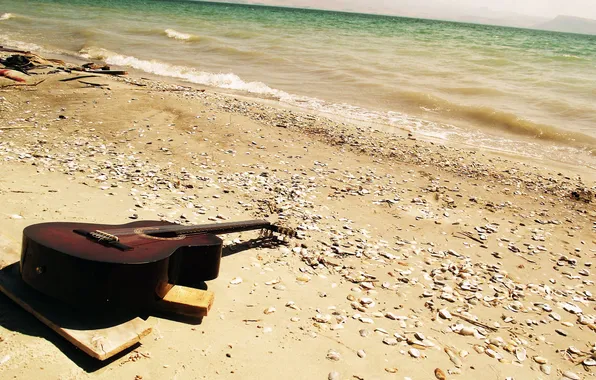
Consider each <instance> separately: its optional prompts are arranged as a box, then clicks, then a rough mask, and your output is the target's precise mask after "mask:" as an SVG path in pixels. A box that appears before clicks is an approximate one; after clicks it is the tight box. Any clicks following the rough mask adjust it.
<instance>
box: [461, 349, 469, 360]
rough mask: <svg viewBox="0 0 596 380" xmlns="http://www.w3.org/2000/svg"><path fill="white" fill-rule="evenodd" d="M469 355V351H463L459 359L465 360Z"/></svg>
mask: <svg viewBox="0 0 596 380" xmlns="http://www.w3.org/2000/svg"><path fill="white" fill-rule="evenodd" d="M468 355H470V353H469V352H468V351H466V350H461V351H460V352H459V357H460V358H462V359H464V358H465V357H466V356H468Z"/></svg>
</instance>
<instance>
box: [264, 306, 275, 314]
mask: <svg viewBox="0 0 596 380" xmlns="http://www.w3.org/2000/svg"><path fill="white" fill-rule="evenodd" d="M275 311H276V309H275V308H274V307H273V306H269V307H268V308H266V309H265V310H263V314H273V313H275Z"/></svg>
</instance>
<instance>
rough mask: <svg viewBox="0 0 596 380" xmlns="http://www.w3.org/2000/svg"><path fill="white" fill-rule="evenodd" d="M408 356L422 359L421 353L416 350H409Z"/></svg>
mask: <svg viewBox="0 0 596 380" xmlns="http://www.w3.org/2000/svg"><path fill="white" fill-rule="evenodd" d="M408 354H410V356H411V357H413V358H419V357H420V355H421V354H420V351H419V350H418V349H416V348H410V349H409V350H408Z"/></svg>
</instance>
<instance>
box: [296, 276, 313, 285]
mask: <svg viewBox="0 0 596 380" xmlns="http://www.w3.org/2000/svg"><path fill="white" fill-rule="evenodd" d="M296 281H298V282H302V283H307V282H309V281H310V277H308V276H305V275H303V276H297V277H296Z"/></svg>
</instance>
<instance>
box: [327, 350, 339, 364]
mask: <svg viewBox="0 0 596 380" xmlns="http://www.w3.org/2000/svg"><path fill="white" fill-rule="evenodd" d="M327 359H329V360H332V361H334V362H336V361H338V360H339V359H341V355H340V354H339V352H337V351H333V350H329V352H327Z"/></svg>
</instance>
